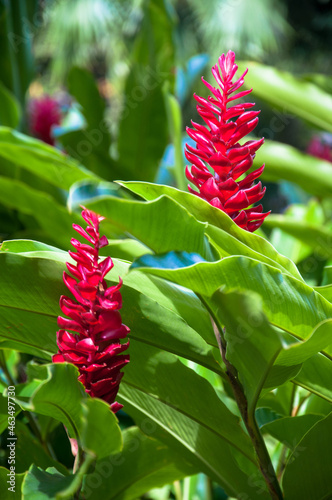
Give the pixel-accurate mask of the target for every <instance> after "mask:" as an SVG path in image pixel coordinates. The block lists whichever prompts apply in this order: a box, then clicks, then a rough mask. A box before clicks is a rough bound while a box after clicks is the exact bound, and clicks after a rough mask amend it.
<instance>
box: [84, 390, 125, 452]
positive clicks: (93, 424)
mask: <svg viewBox="0 0 332 500" xmlns="http://www.w3.org/2000/svg"><path fill="white" fill-rule="evenodd" d="M81 441H82V445H83V448H84V449H85V450H87V451H89V452H92V453H94V454H95V455H96V456H97V457H98V458H100V459H101V458H104V457H106V456H107V455H110V454H111V453H117V452H119V451H121V449H122V444H123V443H122V435H121V430H120V427H119V426H118V420H117V418H116V416H115V415H114V413H112V412H111V411H110V407H109V405H108V404H107V403H105V402H104V401H101V400H99V399H87V400H86V401H85V403H84V405H83V424H82V434H81Z"/></svg>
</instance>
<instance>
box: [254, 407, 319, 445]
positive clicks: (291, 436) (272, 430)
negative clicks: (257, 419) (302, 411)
mask: <svg viewBox="0 0 332 500" xmlns="http://www.w3.org/2000/svg"><path fill="white" fill-rule="evenodd" d="M321 419H322V416H321V415H312V414H307V415H299V416H296V417H284V418H278V419H277V420H274V421H273V422H270V423H268V424H265V425H263V427H262V428H261V432H262V433H265V432H268V433H269V434H271V436H273V437H274V438H275V439H278V440H279V441H280V442H281V443H282V444H283V445H285V446H287V447H288V448H290V449H291V450H294V449H295V448H296V446H297V445H298V443H299V442H300V441H301V439H302V438H303V436H304V435H305V434H306V433H307V432H308V431H309V430H310V429H311V428H312V427H313V426H314V425H315V424H316V423H317V422H318V421H319V420H321Z"/></svg>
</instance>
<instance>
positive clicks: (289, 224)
mask: <svg viewBox="0 0 332 500" xmlns="http://www.w3.org/2000/svg"><path fill="white" fill-rule="evenodd" d="M331 174H332V165H331ZM266 225H267V227H272V228H274V227H277V228H279V229H282V230H283V231H285V232H286V233H287V234H290V235H291V236H294V237H295V238H297V239H298V240H300V241H302V242H303V243H305V244H306V245H308V246H310V247H312V248H313V249H314V251H315V254H317V255H318V256H319V257H321V258H323V259H327V258H331V257H332V245H331V242H332V230H330V229H327V228H325V227H321V226H318V225H313V224H308V223H306V222H303V221H298V220H291V219H290V218H288V217H285V216H283V215H271V216H269V217H268V218H267V221H266Z"/></svg>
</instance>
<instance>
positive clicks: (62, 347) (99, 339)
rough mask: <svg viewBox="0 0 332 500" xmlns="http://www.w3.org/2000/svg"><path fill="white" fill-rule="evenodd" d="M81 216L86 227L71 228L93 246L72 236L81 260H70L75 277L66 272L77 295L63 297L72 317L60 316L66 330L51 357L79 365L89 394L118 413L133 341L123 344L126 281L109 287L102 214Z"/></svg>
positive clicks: (65, 277) (62, 304) (62, 303)
mask: <svg viewBox="0 0 332 500" xmlns="http://www.w3.org/2000/svg"><path fill="white" fill-rule="evenodd" d="M82 217H83V219H84V220H85V221H86V222H87V223H88V227H87V228H86V230H84V229H83V228H82V227H81V226H78V225H77V224H73V228H74V229H75V230H76V231H77V232H78V233H79V234H80V235H81V236H83V238H85V239H86V240H88V242H89V243H90V245H88V244H86V243H80V242H79V241H78V240H76V239H75V238H72V240H71V244H72V245H73V247H74V248H75V249H76V252H71V251H69V254H70V256H71V257H72V258H73V259H74V261H75V262H76V263H77V264H76V265H73V264H70V263H67V268H68V271H69V272H70V273H71V274H72V276H70V275H68V274H67V273H66V272H64V274H63V280H64V282H65V284H66V285H67V287H68V289H69V291H70V292H71V293H72V294H73V296H74V299H73V298H69V297H66V296H64V295H62V296H61V298H60V307H61V310H62V312H63V313H64V314H65V315H66V316H69V318H70V319H67V318H62V317H61V316H59V317H58V325H59V327H60V328H62V329H61V330H59V331H58V332H57V344H58V347H59V352H58V354H55V355H54V356H53V361H54V362H55V363H61V362H64V361H67V362H69V363H73V364H74V365H75V366H77V368H78V369H79V373H80V376H79V378H78V380H80V381H81V382H82V383H83V385H84V386H85V390H86V392H87V393H88V394H90V396H92V397H97V398H100V399H103V400H104V401H106V402H107V403H109V404H110V407H111V410H112V411H113V412H114V413H116V412H117V411H118V410H120V409H121V408H122V407H123V405H121V404H119V403H117V402H114V401H115V398H116V395H117V393H118V390H119V384H120V380H121V378H122V376H123V373H122V372H120V370H121V368H123V367H124V366H125V365H126V364H127V363H128V362H129V355H123V354H121V353H122V352H123V351H125V350H126V349H127V348H128V346H129V342H127V343H125V344H121V342H120V340H121V339H123V338H125V337H126V336H127V334H128V333H129V331H130V330H129V328H128V327H127V326H126V325H124V324H122V320H121V315H120V313H119V309H120V308H121V307H122V297H121V293H120V292H119V289H120V288H121V286H122V280H121V278H120V279H119V284H118V285H116V286H110V287H108V286H107V283H106V281H105V276H106V274H107V273H108V272H109V271H110V270H111V269H112V267H113V262H112V259H111V258H110V257H107V258H105V259H104V260H102V261H100V262H99V249H100V248H102V247H104V246H106V245H107V244H108V240H107V238H106V236H102V237H100V235H99V224H100V222H101V221H102V220H103V219H104V217H101V216H99V215H97V214H95V213H94V212H92V211H90V210H87V209H85V208H84V210H83V212H82ZM68 330H70V331H72V332H75V333H70V332H69V331H68Z"/></svg>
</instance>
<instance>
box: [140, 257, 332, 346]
mask: <svg viewBox="0 0 332 500" xmlns="http://www.w3.org/2000/svg"><path fill="white" fill-rule="evenodd" d="M182 257H183V253H181V252H174V254H173V255H172V259H170V258H168V256H167V254H166V255H162V256H151V255H147V256H144V257H141V258H139V259H138V260H137V261H135V263H134V264H133V265H132V267H131V268H132V269H135V270H136V269H139V270H140V271H143V272H147V273H150V274H153V275H155V276H160V277H163V278H165V279H168V280H170V281H173V282H175V283H177V284H179V285H181V286H185V287H187V288H189V289H191V290H193V291H194V292H195V293H199V294H201V295H206V296H207V297H210V296H212V295H213V293H214V292H215V291H216V290H218V289H219V288H220V287H222V286H223V287H225V290H231V289H237V290H239V291H246V290H252V291H253V292H256V293H258V294H259V295H260V296H261V297H262V301H263V311H264V313H265V314H266V316H267V318H268V319H269V321H270V322H271V323H272V324H273V325H276V326H278V327H279V328H281V329H283V330H285V331H287V332H289V333H292V334H294V335H296V336H298V337H299V338H305V337H307V336H308V335H310V334H311V332H312V329H313V328H314V327H315V326H316V325H317V324H318V323H320V322H321V321H324V320H325V319H328V318H330V317H331V312H332V306H331V304H330V303H329V302H327V301H326V300H325V299H324V298H323V297H322V296H321V295H320V294H319V293H317V292H315V291H314V290H313V288H311V287H310V286H308V285H306V284H305V283H303V282H302V281H299V280H297V279H295V278H293V277H291V276H288V275H286V274H282V273H281V272H280V271H279V270H278V269H276V268H275V267H271V266H268V265H266V264H264V263H262V262H258V261H256V260H254V259H251V258H248V257H242V256H241V257H238V256H234V257H226V258H224V259H222V260H219V261H217V262H199V261H198V262H197V256H196V255H190V254H187V255H186V262H185V264H183V261H182ZM200 260H202V259H201V257H200ZM190 261H191V265H189V262H190Z"/></svg>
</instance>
